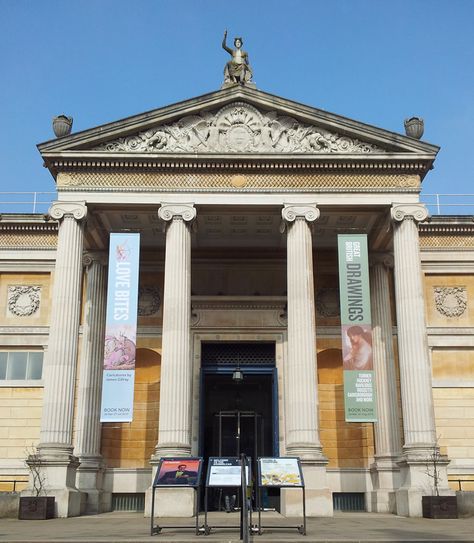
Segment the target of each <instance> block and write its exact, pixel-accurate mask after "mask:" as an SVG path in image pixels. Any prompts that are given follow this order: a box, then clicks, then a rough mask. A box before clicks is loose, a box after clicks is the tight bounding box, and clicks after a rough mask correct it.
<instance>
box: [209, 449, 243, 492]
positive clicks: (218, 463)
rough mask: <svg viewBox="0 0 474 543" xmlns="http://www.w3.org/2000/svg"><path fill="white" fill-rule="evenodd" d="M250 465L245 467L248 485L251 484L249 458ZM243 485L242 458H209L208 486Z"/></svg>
mask: <svg viewBox="0 0 474 543" xmlns="http://www.w3.org/2000/svg"><path fill="white" fill-rule="evenodd" d="M247 461H248V464H247V466H246V467H245V471H246V476H247V484H248V483H249V482H250V479H249V477H250V470H249V465H250V458H247ZM241 484H242V479H241V469H240V458H238V457H237V456H235V457H233V456H229V457H222V456H220V457H215V456H211V457H210V458H209V464H208V468H207V482H206V485H207V486H240V485H241Z"/></svg>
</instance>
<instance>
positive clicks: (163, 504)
mask: <svg viewBox="0 0 474 543" xmlns="http://www.w3.org/2000/svg"><path fill="white" fill-rule="evenodd" d="M152 491H153V488H152V487H149V488H148V489H147V491H146V493H145V517H150V516H151V499H152ZM195 492H196V491H195V490H194V488H162V487H161V488H157V489H155V512H154V513H155V517H181V518H182V517H193V516H194V515H195V514H196V507H195V504H196V497H195Z"/></svg>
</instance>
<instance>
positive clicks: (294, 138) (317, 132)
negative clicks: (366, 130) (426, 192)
mask: <svg viewBox="0 0 474 543" xmlns="http://www.w3.org/2000/svg"><path fill="white" fill-rule="evenodd" d="M95 150H97V151H102V152H104V151H105V152H125V153H263V154H267V153H275V154H280V153H304V154H329V153H338V154H341V153H343V154H368V153H384V152H385V151H384V149H382V148H380V147H378V146H376V145H374V144H372V143H367V142H364V141H361V140H359V139H356V138H350V137H347V136H345V135H342V134H338V133H335V132H330V131H328V130H325V129H322V128H320V127H318V126H315V125H311V124H305V123H303V122H301V121H298V120H297V119H296V118H294V117H291V116H288V115H280V114H279V113H278V112H276V111H270V112H264V111H259V110H258V109H257V108H256V107H254V106H251V105H249V104H247V103H244V102H234V103H232V104H229V105H227V106H225V107H223V108H221V109H219V110H218V111H216V112H202V113H201V114H199V115H188V116H185V117H182V118H181V119H179V120H178V121H176V122H173V123H170V124H163V125H160V126H157V127H154V128H150V129H148V130H144V131H142V132H138V133H137V134H132V135H129V136H127V137H121V138H118V139H115V140H111V141H108V142H105V143H102V144H101V145H100V146H98V147H96V148H95Z"/></svg>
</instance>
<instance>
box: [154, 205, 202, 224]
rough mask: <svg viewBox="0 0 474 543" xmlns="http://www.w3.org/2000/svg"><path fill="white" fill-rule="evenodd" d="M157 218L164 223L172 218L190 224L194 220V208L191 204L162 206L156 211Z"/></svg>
mask: <svg viewBox="0 0 474 543" xmlns="http://www.w3.org/2000/svg"><path fill="white" fill-rule="evenodd" d="M158 217H159V218H160V219H161V220H162V221H166V222H169V221H172V220H173V219H174V218H180V219H182V220H183V221H186V222H191V221H193V220H194V219H195V218H196V208H195V207H194V204H193V203H190V204H162V205H161V207H160V208H159V209H158Z"/></svg>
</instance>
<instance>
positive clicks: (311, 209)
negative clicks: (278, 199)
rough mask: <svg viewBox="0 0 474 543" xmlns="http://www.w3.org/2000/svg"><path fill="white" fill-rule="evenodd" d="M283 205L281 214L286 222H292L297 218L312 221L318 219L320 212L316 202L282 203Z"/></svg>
mask: <svg viewBox="0 0 474 543" xmlns="http://www.w3.org/2000/svg"><path fill="white" fill-rule="evenodd" d="M283 206H284V207H283V209H282V210H281V216H282V217H283V220H284V221H286V222H294V221H295V220H296V219H298V218H303V219H305V220H306V221H308V222H314V221H316V220H318V219H319V215H320V214H321V212H320V211H319V209H318V208H317V206H316V204H283Z"/></svg>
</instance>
